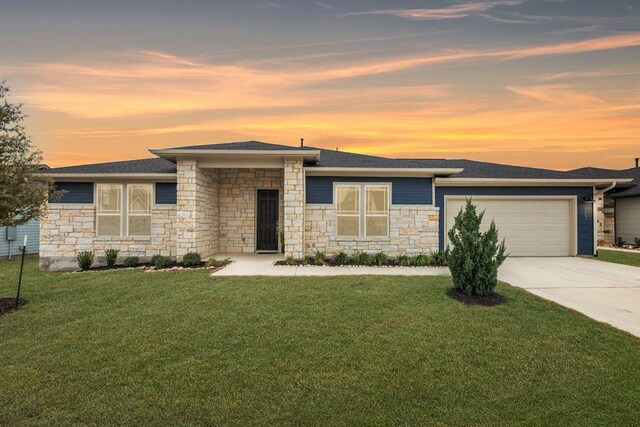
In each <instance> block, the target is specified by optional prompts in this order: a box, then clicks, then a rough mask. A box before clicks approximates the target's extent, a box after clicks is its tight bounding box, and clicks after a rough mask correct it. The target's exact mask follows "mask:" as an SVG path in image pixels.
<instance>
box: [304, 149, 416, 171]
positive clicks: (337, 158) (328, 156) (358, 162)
mask: <svg viewBox="0 0 640 427" xmlns="http://www.w3.org/2000/svg"><path fill="white" fill-rule="evenodd" d="M316 150H320V161H319V162H317V163H314V164H309V165H305V166H307V167H311V168H312V167H325V168H328V167H331V168H423V167H425V166H422V165H420V164H416V163H415V162H412V161H411V160H406V159H390V158H388V157H379V156H370V155H367V154H356V153H348V152H346V151H336V150H325V149H324V148H316Z"/></svg>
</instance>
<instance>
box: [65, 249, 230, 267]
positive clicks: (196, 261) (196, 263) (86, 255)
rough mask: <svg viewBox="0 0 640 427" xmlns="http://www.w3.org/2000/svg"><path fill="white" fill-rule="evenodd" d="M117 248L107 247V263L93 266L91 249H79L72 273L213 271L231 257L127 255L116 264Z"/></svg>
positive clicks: (194, 254) (224, 264) (228, 262)
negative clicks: (146, 257) (143, 258)
mask: <svg viewBox="0 0 640 427" xmlns="http://www.w3.org/2000/svg"><path fill="white" fill-rule="evenodd" d="M118 253H119V251H118V250H114V249H107V250H106V251H105V259H106V262H107V265H103V266H95V267H94V266H93V263H94V259H95V254H94V252H92V251H81V252H78V254H77V259H78V267H80V268H79V269H78V270H76V271H74V273H82V272H87V271H109V270H124V269H130V270H131V269H138V270H145V271H180V270H193V269H205V268H208V269H211V270H214V271H217V270H220V269H221V268H224V267H225V266H226V265H228V264H230V263H231V259H229V258H224V259H216V258H215V257H211V258H209V260H208V261H206V262H204V261H202V259H201V257H200V254H198V253H197V252H189V253H187V254H185V255H184V256H183V257H182V262H177V261H174V260H172V259H171V258H170V257H167V256H162V255H154V256H152V257H151V261H150V262H140V258H139V257H137V256H128V257H126V258H124V260H123V262H122V263H121V264H118V263H117V261H118Z"/></svg>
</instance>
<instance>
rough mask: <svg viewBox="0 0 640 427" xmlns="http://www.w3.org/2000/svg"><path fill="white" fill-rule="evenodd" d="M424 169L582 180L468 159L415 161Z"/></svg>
mask: <svg viewBox="0 0 640 427" xmlns="http://www.w3.org/2000/svg"><path fill="white" fill-rule="evenodd" d="M412 161H413V162H416V163H419V164H421V165H423V166H422V167H434V168H437V167H442V168H445V167H446V168H463V169H464V171H462V172H461V173H459V174H457V175H455V176H454V177H453V178H502V179H580V178H583V177H582V176H578V175H575V174H572V173H567V172H562V171H557V170H552V169H539V168H530V167H525V166H513V165H504V164H500V163H489V162H478V161H475V160H466V159H413V160H412Z"/></svg>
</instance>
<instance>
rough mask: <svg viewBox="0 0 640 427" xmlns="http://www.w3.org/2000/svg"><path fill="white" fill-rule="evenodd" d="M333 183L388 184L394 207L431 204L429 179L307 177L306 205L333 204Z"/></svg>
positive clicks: (431, 196)
mask: <svg viewBox="0 0 640 427" xmlns="http://www.w3.org/2000/svg"><path fill="white" fill-rule="evenodd" d="M334 182H390V183H391V203H392V204H394V205H430V204H431V203H432V202H433V195H432V194H431V193H432V191H431V190H432V188H431V178H380V177H353V176H349V177H345V176H308V177H307V181H306V202H307V203H323V204H330V203H333V183H334Z"/></svg>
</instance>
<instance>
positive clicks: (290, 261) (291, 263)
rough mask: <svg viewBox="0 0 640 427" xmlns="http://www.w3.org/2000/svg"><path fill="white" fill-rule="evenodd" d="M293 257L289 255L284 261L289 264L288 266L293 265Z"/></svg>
mask: <svg viewBox="0 0 640 427" xmlns="http://www.w3.org/2000/svg"><path fill="white" fill-rule="evenodd" d="M293 261H294V259H293V255H287V257H286V258H285V259H284V262H286V263H287V265H293Z"/></svg>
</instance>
